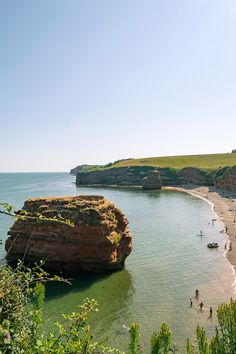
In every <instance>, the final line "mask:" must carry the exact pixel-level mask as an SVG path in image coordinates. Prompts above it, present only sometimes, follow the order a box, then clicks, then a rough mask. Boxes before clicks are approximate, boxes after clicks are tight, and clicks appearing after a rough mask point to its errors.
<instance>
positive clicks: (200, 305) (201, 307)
mask: <svg viewBox="0 0 236 354" xmlns="http://www.w3.org/2000/svg"><path fill="white" fill-rule="evenodd" d="M198 306H199V307H200V310H201V311H202V309H203V306H204V304H203V302H200V304H199V305H198Z"/></svg>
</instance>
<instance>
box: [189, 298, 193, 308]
mask: <svg viewBox="0 0 236 354" xmlns="http://www.w3.org/2000/svg"><path fill="white" fill-rule="evenodd" d="M189 301H190V307H192V306H193V300H192V299H191V297H190V299H189Z"/></svg>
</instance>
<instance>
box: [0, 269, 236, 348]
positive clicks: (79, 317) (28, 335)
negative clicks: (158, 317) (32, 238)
mask: <svg viewBox="0 0 236 354" xmlns="http://www.w3.org/2000/svg"><path fill="white" fill-rule="evenodd" d="M46 281H62V279H61V278H58V277H53V278H51V277H50V276H49V275H48V274H47V273H46V272H44V271H43V270H42V268H41V266H39V265H38V266H36V267H35V268H34V269H29V268H25V267H24V266H23V264H22V263H19V264H18V266H17V267H16V269H14V270H13V269H12V268H11V267H9V266H7V265H2V266H1V267H0V353H9V354H10V353H16V354H18V353H19V354H20V353H26V354H34V353H35V354H36V353H45V354H46V353H47V354H49V353H54V354H61V353H74V354H76V353H77V354H79V353H81V354H98V353H100V354H102V353H104V354H105V353H119V354H121V353H123V354H125V353H127V354H142V353H147V352H149V353H151V354H161V353H162V354H167V353H177V348H176V347H175V346H174V344H173V343H172V333H171V331H170V329H169V328H168V326H167V325H166V324H162V325H161V327H160V330H159V332H156V333H154V334H153V335H152V337H151V344H150V350H149V351H148V350H145V349H143V348H142V347H141V346H140V342H139V339H140V334H139V330H138V325H137V324H135V323H132V324H131V325H130V328H129V336H130V343H129V347H128V348H127V351H125V352H122V351H120V350H119V349H115V348H109V347H108V346H107V345H106V344H105V341H96V338H94V335H93V333H92V330H91V327H90V326H89V324H88V317H89V314H90V313H91V312H93V311H97V302H96V301H95V300H93V299H86V301H85V302H84V303H83V304H82V305H81V306H79V309H78V311H77V312H73V313H72V314H69V315H63V317H64V321H63V323H62V322H55V323H54V324H53V325H52V326H51V328H50V330H48V331H45V323H44V320H43V316H42V310H43V300H44V294H45V287H44V283H45V282H46ZM217 315H218V322H219V325H218V327H217V328H216V332H215V336H214V337H213V338H212V339H210V340H209V339H208V338H207V337H206V334H205V331H204V329H203V328H201V327H197V330H196V343H194V344H192V343H190V341H189V340H186V347H185V353H187V354H195V353H200V354H233V353H236V301H233V300H231V301H230V303H229V304H223V305H221V306H219V308H218V310H217Z"/></svg>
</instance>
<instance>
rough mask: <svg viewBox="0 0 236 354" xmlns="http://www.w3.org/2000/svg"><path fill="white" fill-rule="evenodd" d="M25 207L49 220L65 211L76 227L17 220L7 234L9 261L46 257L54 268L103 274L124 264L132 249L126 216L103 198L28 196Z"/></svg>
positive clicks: (48, 264) (51, 222)
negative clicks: (30, 197)
mask: <svg viewBox="0 0 236 354" xmlns="http://www.w3.org/2000/svg"><path fill="white" fill-rule="evenodd" d="M23 211H26V212H30V213H31V214H32V215H36V216H37V213H40V214H42V215H43V216H46V217H47V218H50V219H52V218H54V217H58V216H60V215H61V216H62V217H63V218H64V219H67V220H70V221H71V222H73V223H74V227H71V226H69V225H67V224H63V223H60V222H58V221H53V220H50V221H49V220H40V219H37V220H35V219H33V220H29V219H27V220H26V221H22V220H17V221H15V223H14V225H13V226H12V228H11V229H10V231H9V232H8V235H9V238H8V239H7V241H6V246H5V248H6V251H7V252H8V253H7V259H8V260H17V259H22V258H24V259H25V260H26V261H28V262H35V261H36V262H37V261H39V260H44V261H45V265H46V267H47V268H48V269H53V270H56V271H68V272H73V273H76V272H78V271H79V270H86V271H92V272H104V271H110V270H115V269H119V268H122V267H123V266H124V262H125V259H126V257H127V256H128V255H129V254H130V252H131V250H132V240H131V236H130V233H129V230H128V226H127V225H128V221H127V219H126V217H125V216H124V215H123V214H122V212H121V211H120V210H119V209H118V208H116V207H115V206H114V204H113V203H111V202H109V201H107V200H105V199H104V198H103V197H101V196H76V197H58V198H56V197H55V198H35V199H29V200H27V201H26V202H25V203H24V207H23ZM20 213H22V211H20Z"/></svg>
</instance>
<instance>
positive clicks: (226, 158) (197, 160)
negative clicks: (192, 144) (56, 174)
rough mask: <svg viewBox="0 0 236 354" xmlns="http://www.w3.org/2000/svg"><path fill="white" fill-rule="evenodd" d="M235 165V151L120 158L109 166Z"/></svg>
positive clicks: (179, 166)
mask: <svg viewBox="0 0 236 354" xmlns="http://www.w3.org/2000/svg"><path fill="white" fill-rule="evenodd" d="M233 165H236V153H227V154H208V155H185V156H163V157H147V158H140V159H128V160H123V161H122V160H120V161H118V162H116V163H114V164H112V166H109V167H123V166H157V167H171V168H174V169H181V168H184V167H197V168H202V169H208V170H211V169H217V168H219V167H223V166H233Z"/></svg>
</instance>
